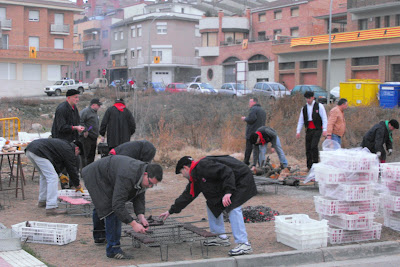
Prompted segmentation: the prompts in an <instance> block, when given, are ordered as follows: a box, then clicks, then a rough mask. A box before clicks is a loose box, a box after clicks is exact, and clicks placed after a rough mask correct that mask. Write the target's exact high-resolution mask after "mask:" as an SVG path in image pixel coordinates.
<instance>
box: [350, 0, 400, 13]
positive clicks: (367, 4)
mask: <svg viewBox="0 0 400 267" xmlns="http://www.w3.org/2000/svg"><path fill="white" fill-rule="evenodd" d="M396 7H397V8H398V7H400V0H347V9H348V10H349V12H351V13H358V12H365V11H376V10H378V9H388V10H393V8H396Z"/></svg>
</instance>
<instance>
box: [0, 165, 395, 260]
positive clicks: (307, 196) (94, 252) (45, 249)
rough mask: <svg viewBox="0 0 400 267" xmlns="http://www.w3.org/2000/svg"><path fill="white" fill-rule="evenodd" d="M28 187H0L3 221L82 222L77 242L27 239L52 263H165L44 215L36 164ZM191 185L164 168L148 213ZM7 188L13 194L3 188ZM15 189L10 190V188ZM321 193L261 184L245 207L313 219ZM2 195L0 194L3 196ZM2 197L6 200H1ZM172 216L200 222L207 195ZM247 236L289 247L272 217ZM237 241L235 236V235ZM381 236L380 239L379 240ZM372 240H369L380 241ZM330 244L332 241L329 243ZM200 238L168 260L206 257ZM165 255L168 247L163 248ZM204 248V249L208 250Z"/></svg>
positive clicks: (259, 246)
mask: <svg viewBox="0 0 400 267" xmlns="http://www.w3.org/2000/svg"><path fill="white" fill-rule="evenodd" d="M25 175H26V186H25V200H22V197H21V196H20V195H19V196H18V198H15V194H14V193H15V192H14V191H0V196H2V197H3V199H4V197H5V196H7V195H9V197H10V200H11V207H7V208H5V209H4V210H0V222H1V223H3V224H4V225H5V226H7V227H11V225H13V224H16V223H20V222H23V221H26V220H28V221H41V222H57V223H72V224H78V225H79V226H78V234H77V238H76V241H75V242H72V243H70V244H67V245H63V246H57V245H44V244H36V243H27V246H28V247H29V249H30V250H32V251H33V252H34V254H35V255H36V256H37V257H38V258H39V259H40V260H42V261H43V262H45V263H46V264H48V265H50V266H60V267H61V266H71V265H72V264H73V265H75V264H76V265H79V266H120V265H130V264H144V263H157V262H161V258H160V249H159V248H157V247H153V248H152V247H146V246H143V245H142V246H141V247H140V248H133V246H132V241H131V239H130V238H128V237H123V238H122V245H123V250H124V251H125V252H127V253H130V254H133V255H134V256H135V259H134V260H129V261H118V260H112V259H108V258H107V257H106V255H105V246H96V245H94V243H93V240H92V224H91V218H90V217H84V216H67V215H59V216H53V217H46V216H45V210H44V209H42V208H38V207H37V205H36V204H37V197H38V190H39V189H38V177H37V176H36V177H35V178H34V180H33V181H32V180H31V175H32V169H30V168H29V169H25ZM6 181H7V182H8V177H5V176H4V175H3V186H4V185H5V182H6ZM186 184H187V181H186V179H184V178H182V177H181V176H178V175H175V174H174V173H173V171H172V168H169V169H165V176H164V179H163V181H162V182H161V183H160V184H159V185H158V186H157V187H155V188H153V189H150V190H148V191H147V193H146V202H147V204H146V205H147V208H150V210H148V211H147V212H146V213H147V214H146V216H148V215H153V216H158V215H159V214H160V213H162V212H164V211H166V210H168V209H169V207H170V205H171V204H172V203H173V201H174V200H175V198H176V197H178V196H179V195H180V193H181V192H182V191H183V190H184V188H185V186H186ZM5 192H9V193H5ZM10 192H11V193H10ZM314 195H318V187H316V186H300V187H299V188H295V187H290V186H279V187H278V193H277V194H275V192H274V187H273V186H266V188H259V194H258V195H257V196H255V197H254V198H252V199H251V200H250V201H248V202H247V203H246V204H245V205H244V207H245V206H256V205H263V206H268V207H270V208H272V209H274V210H277V211H278V212H279V213H280V214H281V215H284V214H308V215H309V216H310V217H311V218H313V219H318V214H317V213H316V212H315V208H314V202H313V196H314ZM0 199H1V198H0ZM3 201H4V200H3ZM174 216H190V217H185V218H178V219H177V220H179V221H197V220H201V219H202V218H207V215H206V209H205V200H204V198H203V196H202V195H201V196H200V197H198V198H197V199H196V200H195V201H193V202H192V203H191V204H190V205H189V206H188V207H187V208H186V209H185V210H183V212H182V213H180V214H178V215H176V214H174V215H172V217H174ZM375 221H377V222H380V223H383V218H382V217H377V218H376V219H375ZM195 225H196V226H199V227H206V226H207V225H208V224H207V222H201V223H196V224H195ZM226 228H227V231H230V226H229V223H226ZM246 228H247V232H248V235H249V241H250V242H251V244H252V247H253V250H254V253H256V254H260V253H271V252H280V251H291V250H293V249H292V248H291V247H288V246H286V245H284V244H282V243H278V242H277V241H276V234H275V231H274V222H264V223H251V224H246ZM399 239H400V238H399V233H398V232H396V231H393V230H391V229H389V228H386V227H383V229H382V236H381V240H380V241H389V240H399ZM231 241H232V243H233V237H232V236H231ZM377 241H379V240H377ZM377 241H369V242H377ZM233 246H234V244H232V246H231V247H211V248H209V252H208V258H217V257H228V255H227V253H228V251H229V249H230V248H232V247H233ZM328 246H330V245H329V244H328ZM201 251H202V250H201V247H200V244H199V242H195V243H193V247H192V252H193V254H192V255H191V253H190V246H189V244H188V243H181V244H175V245H170V246H169V247H168V256H169V261H182V260H192V259H193V260H198V259H203V258H207V256H206V255H205V254H204V257H203V256H202V253H201ZM163 253H164V257H165V250H163ZM204 253H205V250H204Z"/></svg>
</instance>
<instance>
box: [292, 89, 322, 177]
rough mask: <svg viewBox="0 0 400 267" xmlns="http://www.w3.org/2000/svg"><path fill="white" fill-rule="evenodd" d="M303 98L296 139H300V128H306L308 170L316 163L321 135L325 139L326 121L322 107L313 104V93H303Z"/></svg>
mask: <svg viewBox="0 0 400 267" xmlns="http://www.w3.org/2000/svg"><path fill="white" fill-rule="evenodd" d="M304 97H305V98H306V102H307V104H306V105H305V106H304V107H303V108H302V109H301V111H300V116H299V122H298V123H297V131H296V138H300V132H301V128H302V127H303V125H304V126H305V128H306V156H307V168H308V170H310V169H311V167H312V165H313V163H317V162H318V157H319V153H318V143H319V139H320V138H321V134H322V135H323V136H325V137H326V134H327V125H328V119H327V117H326V111H325V108H324V106H323V105H322V104H321V103H316V102H315V97H314V92H312V91H307V92H305V93H304Z"/></svg>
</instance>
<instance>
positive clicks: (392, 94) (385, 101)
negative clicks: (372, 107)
mask: <svg viewBox="0 0 400 267" xmlns="http://www.w3.org/2000/svg"><path fill="white" fill-rule="evenodd" d="M399 91H400V83H383V84H380V85H379V105H380V106H381V107H383V108H395V107H398V106H399V104H400V103H399V101H400V93H399Z"/></svg>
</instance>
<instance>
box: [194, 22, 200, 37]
mask: <svg viewBox="0 0 400 267" xmlns="http://www.w3.org/2000/svg"><path fill="white" fill-rule="evenodd" d="M194 36H196V37H201V34H200V28H199V25H198V24H196V25H194Z"/></svg>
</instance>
